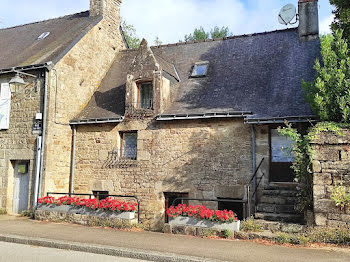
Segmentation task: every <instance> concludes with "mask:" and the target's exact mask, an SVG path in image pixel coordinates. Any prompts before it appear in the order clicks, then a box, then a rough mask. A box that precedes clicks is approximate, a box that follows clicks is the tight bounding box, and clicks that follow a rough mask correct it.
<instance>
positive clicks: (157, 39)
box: [154, 36, 163, 45]
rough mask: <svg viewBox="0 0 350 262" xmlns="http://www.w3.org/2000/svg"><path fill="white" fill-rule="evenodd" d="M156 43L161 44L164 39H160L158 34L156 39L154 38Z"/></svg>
mask: <svg viewBox="0 0 350 262" xmlns="http://www.w3.org/2000/svg"><path fill="white" fill-rule="evenodd" d="M154 44H155V45H161V44H163V42H162V40H160V39H159V37H158V36H157V37H156V39H154Z"/></svg>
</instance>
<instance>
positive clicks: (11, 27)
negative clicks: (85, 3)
mask: <svg viewBox="0 0 350 262" xmlns="http://www.w3.org/2000/svg"><path fill="white" fill-rule="evenodd" d="M88 12H90V11H89V10H87V11H82V12H79V13H74V14H69V15H63V16H59V17H54V18H49V19H45V20H41V21H36V22H31V23H27V24H22V25H15V26H10V27H6V28H0V31H1V30H8V29H14V28H18V27H23V26H27V25H34V24H39V23H44V22H48V21H51V20H56V19H62V18H66V17H70V16H75V15H81V14H84V13H88Z"/></svg>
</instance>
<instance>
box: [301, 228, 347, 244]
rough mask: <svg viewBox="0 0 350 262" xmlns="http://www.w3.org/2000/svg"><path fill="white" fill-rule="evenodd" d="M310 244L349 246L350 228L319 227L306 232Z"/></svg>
mask: <svg viewBox="0 0 350 262" xmlns="http://www.w3.org/2000/svg"><path fill="white" fill-rule="evenodd" d="M308 237H309V240H310V242H314V243H325V244H338V245H350V226H347V227H345V226H343V227H335V228H331V227H320V228H314V229H312V230H310V232H308Z"/></svg>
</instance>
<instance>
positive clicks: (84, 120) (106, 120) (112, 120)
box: [69, 116, 124, 125]
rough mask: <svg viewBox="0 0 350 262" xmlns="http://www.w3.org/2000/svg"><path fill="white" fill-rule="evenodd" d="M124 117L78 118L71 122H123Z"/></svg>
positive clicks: (77, 123) (72, 123)
mask: <svg viewBox="0 0 350 262" xmlns="http://www.w3.org/2000/svg"><path fill="white" fill-rule="evenodd" d="M123 120H124V117H123V116H121V117H119V118H92V119H80V120H79V119H77V120H72V121H70V122H69V124H70V125H93V124H110V123H121V122H123Z"/></svg>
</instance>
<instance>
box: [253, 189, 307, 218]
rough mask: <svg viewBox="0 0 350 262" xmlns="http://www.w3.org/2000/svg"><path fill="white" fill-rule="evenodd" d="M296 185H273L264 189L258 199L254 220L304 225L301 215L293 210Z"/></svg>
mask: <svg viewBox="0 0 350 262" xmlns="http://www.w3.org/2000/svg"><path fill="white" fill-rule="evenodd" d="M296 194H297V190H296V185H295V184H292V183H291V184H288V183H273V184H270V185H269V186H267V187H265V188H264V191H263V196H262V197H261V198H260V199H259V202H258V206H257V212H256V213H255V218H256V219H262V220H266V221H277V222H285V223H298V224H301V223H304V218H303V215H301V214H299V213H298V212H297V211H296V210H295V203H296V200H297V199H296Z"/></svg>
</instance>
